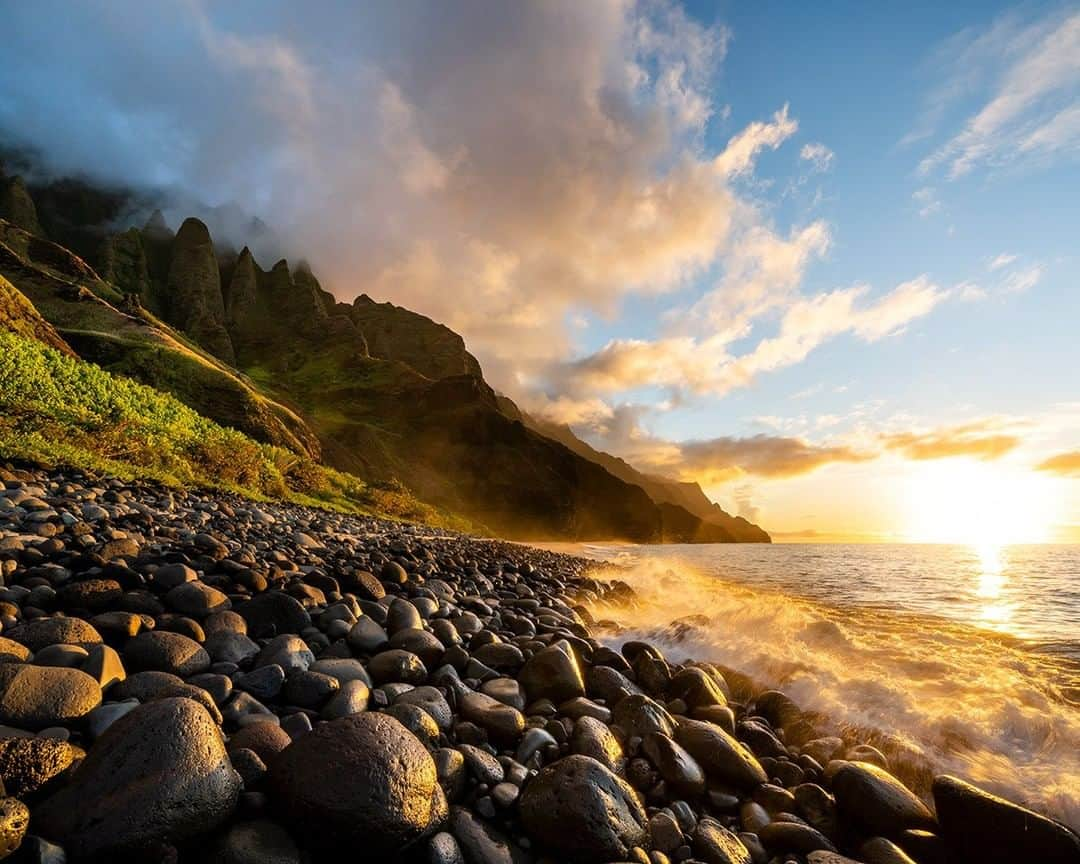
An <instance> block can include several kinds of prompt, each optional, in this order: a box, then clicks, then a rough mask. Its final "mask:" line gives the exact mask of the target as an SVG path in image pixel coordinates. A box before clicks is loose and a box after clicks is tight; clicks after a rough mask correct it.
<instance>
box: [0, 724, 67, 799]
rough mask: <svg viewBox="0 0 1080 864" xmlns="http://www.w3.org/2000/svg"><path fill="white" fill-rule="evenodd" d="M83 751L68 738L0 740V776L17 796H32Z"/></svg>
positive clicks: (12, 793) (44, 787)
mask: <svg viewBox="0 0 1080 864" xmlns="http://www.w3.org/2000/svg"><path fill="white" fill-rule="evenodd" d="M85 755H86V754H85V753H83V751H82V750H81V749H80V748H78V747H76V746H74V745H73V744H69V743H68V742H67V741H56V740H53V739H51V738H4V739H0V779H3V781H4V790H5V791H6V792H7V793H8V794H9V795H15V796H16V797H18V798H26V797H27V796H32V795H34V794H35V793H37V792H40V791H41V790H43V789H46V788H47V787H48V786H49V784H51V783H52V782H53V781H54V780H56V779H57V778H58V777H60V776H61V775H62V774H63V773H64V772H65V771H67V770H68V769H69V768H70V767H71V765H72V764H73V763H74V762H76V761H77V760H79V759H82V758H83V756H85Z"/></svg>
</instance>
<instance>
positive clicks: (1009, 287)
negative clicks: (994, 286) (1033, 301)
mask: <svg viewBox="0 0 1080 864" xmlns="http://www.w3.org/2000/svg"><path fill="white" fill-rule="evenodd" d="M1041 278H1042V266H1041V265H1038V264H1035V265H1033V266H1031V267H1025V268H1024V269H1022V270H1016V271H1014V272H1012V273H1010V274H1008V276H1006V278H1005V281H1004V282H1003V283H1002V286H1001V290H1002V291H1003V292H1004V293H1006V294H1023V293H1024V292H1025V291H1030V290H1031V289H1032V288H1034V287H1035V286H1036V285H1037V284H1038V283H1039V280H1040V279H1041Z"/></svg>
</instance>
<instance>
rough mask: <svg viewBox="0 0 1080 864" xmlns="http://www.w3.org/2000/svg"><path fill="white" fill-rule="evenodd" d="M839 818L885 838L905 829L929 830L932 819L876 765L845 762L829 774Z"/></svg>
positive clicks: (913, 796) (908, 791)
mask: <svg viewBox="0 0 1080 864" xmlns="http://www.w3.org/2000/svg"><path fill="white" fill-rule="evenodd" d="M832 793H833V795H834V796H836V805H837V808H838V810H839V811H840V815H841V817H843V818H845V819H849V820H851V821H852V822H854V823H856V824H857V825H860V826H862V828H863V829H865V830H866V831H868V832H870V833H871V834H881V835H883V836H885V837H889V836H891V835H894V834H897V833H899V832H900V831H903V830H904V829H905V828H933V827H934V825H935V822H934V817H933V815H932V814H931V813H930V811H929V810H928V809H927V808H926V805H925V804H923V802H922V801H920V800H919V799H918V798H917V797H916V796H915V793H913V792H912V791H911V790H910V789H908V788H907V787H906V786H905V785H904V784H903V783H901V782H900V781H899V780H897V779H896V778H895V777H893V776H892V774H890V773H888V772H887V771H885V770H884V769H882V768H879V767H878V766H877V765H871V764H870V763H869V762H847V763H845V764H844V765H842V766H841V767H840V769H839V770H838V771H837V772H836V773H835V774H834V775H833V778H832Z"/></svg>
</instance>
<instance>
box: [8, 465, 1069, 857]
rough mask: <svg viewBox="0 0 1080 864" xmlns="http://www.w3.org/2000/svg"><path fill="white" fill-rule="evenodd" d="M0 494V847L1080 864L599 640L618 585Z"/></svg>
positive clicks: (219, 521)
mask: <svg viewBox="0 0 1080 864" xmlns="http://www.w3.org/2000/svg"><path fill="white" fill-rule="evenodd" d="M0 479H2V480H3V481H4V483H3V485H4V486H5V487H6V488H5V489H0V561H3V562H4V563H3V565H2V567H3V574H4V584H5V587H4V588H3V589H2V590H0V596H2V597H3V601H2V602H0V622H2V623H3V629H2V632H0V639H2V642H0V644H2V645H3V647H4V651H3V654H4V655H5V656H4V658H3V659H5V660H7V661H8V662H6V663H0V724H3V727H4V728H3V730H0V776H2V777H3V779H4V781H5V787H6V794H7V796H8V797H6V798H3V799H0V814H2V815H0V837H4V836H7V837H8V842H9V845H10V843H14V844H15V845H18V843H19V842H20V841H24V837H26V838H29V839H25V841H24V842H23V850H21V851H20V852H19V853H18V854H19V855H30V856H32V857H30V858H29V859H28V860H35V861H40V862H44V861H47V860H49V861H51V860H57V859H55V857H54V858H52V859H49V858H48V857H47V853H49V852H50V850H53V849H54V848H55V845H59V846H62V847H63V848H64V849H65V850H66V852H67V856H68V860H74V861H81V860H132V861H136V860H137V861H163V860H174V861H178V862H187V861H204V860H206V861H221V862H232V864H237V862H239V864H246V862H249V861H250V862H255V861H259V860H267V859H269V858H271V857H272V856H277V857H274V858H273V860H275V861H277V860H280V861H289V862H291V861H296V862H298V864H299V862H301V861H304V860H306V859H305V857H304V856H305V855H306V854H316V855H317V854H329V855H332V854H337V853H340V852H342V851H345V850H346V849H350V848H354V847H355V845H357V844H361V843H362V844H364V846H365V848H368V849H371V850H372V851H373V853H374V854H376V855H381V856H382V857H383V859H384V860H391V861H392V860H402V861H412V860H416V861H421V860H427V861H434V862H436V864H438V862H445V864H454V862H460V861H468V862H470V864H478V862H480V864H525V862H537V864H542V862H547V861H581V862H603V861H631V860H634V861H639V862H651V864H666V862H671V861H699V860H700V861H705V862H713V861H738V862H741V864H749V862H753V864H766V862H768V861H769V860H770V859H771V858H774V857H778V858H779V860H798V861H803V860H805V861H809V862H812V864H834V862H842V861H843V860H844V859H843V858H841V857H837V856H839V855H840V854H841V853H842V854H843V855H846V856H848V860H854V861H867V862H871V861H873V862H877V861H885V860H890V861H903V860H905V859H904V858H902V857H897V856H898V855H907V856H908V859H907V860H915V861H918V862H920V864H922V862H927V864H933V862H939V861H945V860H949V861H953V862H959V864H963V862H964V861H966V860H975V859H976V858H978V860H1004V859H1003V858H1001V857H1000V856H1001V855H1002V854H1004V853H1008V854H1011V855H1014V856H1018V855H1027V856H1028V857H1027V858H1023V859H1020V858H1016V860H1044V861H1058V860H1060V861H1080V838H1078V837H1077V836H1076V835H1075V834H1074V833H1072V832H1071V831H1069V830H1068V829H1066V828H1064V827H1063V826H1061V825H1060V824H1059V823H1055V822H1052V821H1051V820H1048V819H1046V818H1044V817H1041V816H1037V815H1036V814H1033V813H1031V812H1030V811H1026V810H1022V809H1020V808H1018V807H1017V806H1015V805H1011V804H1008V803H1006V802H1003V801H1001V800H1000V799H996V798H993V797H992V796H989V795H988V794H985V793H982V792H980V791H978V790H975V789H972V788H969V787H967V786H966V785H965V784H963V783H961V782H959V781H954V780H950V779H948V778H945V779H942V778H937V779H936V780H935V781H934V782H933V784H932V788H933V796H932V800H933V801H934V802H935V803H936V804H937V811H938V812H937V816H936V817H935V815H934V814H933V813H932V812H931V811H930V810H929V809H927V807H926V806H925V804H924V803H923V802H922V801H921V800H920V799H919V798H918V797H916V796H915V795H914V794H912V793H911V792H909V791H908V790H907V789H906V788H905V787H904V786H903V785H902V784H901V783H900V781H898V780H897V779H895V778H894V777H893V776H892V774H890V773H888V771H886V770H885V768H886V766H888V759H887V756H886V754H883V753H881V752H880V751H878V750H875V749H874V748H871V747H867V746H866V745H865V744H859V743H857V742H855V741H854V740H848V741H845V740H841V739H836V738H831V737H828V736H822V735H820V734H818V730H817V729H816V728H815V722H816V718H815V717H814V715H813V713H812V712H804V711H802V710H800V709H799V707H798V706H797V705H796V704H795V703H794V702H792V701H791V700H790V699H788V698H787V697H786V696H783V695H782V694H781V693H779V692H777V691H764V692H762V691H760V690H758V689H755V688H754V686H753V684H752V682H751V681H750V680H749V679H748V678H746V676H745V675H742V674H740V673H739V672H737V671H736V670H735V669H734V668H731V669H718V668H716V667H714V666H712V665H711V664H708V663H696V664H694V665H691V664H690V663H675V662H673V661H672V660H670V659H668V658H665V657H664V655H663V652H662V651H661V650H659V648H658V647H657V646H656V645H650V644H646V643H644V642H636V641H630V642H628V643H626V644H624V645H623V646H622V649H621V651H614V650H612V649H611V648H609V647H606V645H605V644H604V642H605V632H607V631H605V629H604V628H603V627H602V626H598V624H597V622H596V621H595V620H594V619H593V618H592V616H591V614H590V613H589V611H588V610H589V609H590V608H601V607H603V606H605V605H606V606H609V607H613V606H616V605H619V604H632V603H633V602H634V598H635V594H634V592H633V589H631V588H630V587H629V585H627V584H626V583H625V582H621V581H620V580H619V578H618V573H617V571H616V570H615V569H613V568H608V569H604V568H599V567H598V566H597V565H596V563H595V562H591V561H588V560H586V559H583V558H580V557H574V556H570V555H566V554H562V553H558V552H553V551H547V550H544V549H538V548H537V547H535V546H528V545H524V544H518V543H512V542H509V541H500V540H490V539H489V540H478V539H475V538H470V537H467V536H465V535H456V534H453V533H452V532H446V531H440V532H439V536H438V537H432V536H428V535H426V534H425V533H424V532H425V529H424V528H423V527H422V526H412V525H402V524H398V523H389V522H382V521H379V520H376V519H372V518H367V517H356V516H346V515H343V514H339V513H333V512H329V511H321V510H314V509H310V508H305V507H300V506H296V505H278V504H268V503H263V502H260V503H258V504H256V503H254V502H251V501H246V500H244V499H240V498H238V497H235V496H232V495H221V494H215V493H209V492H194V491H190V490H176V489H167V488H164V487H157V486H152V485H140V484H125V483H118V482H115V481H109V480H101V479H92V478H85V477H83V476H81V475H79V474H78V473H77V472H67V473H66V474H52V475H50V474H48V473H46V472H41V471H37V472H26V471H18V472H8V471H0ZM20 724H21V725H20ZM84 754H85V756H84ZM836 757H840V758H836ZM80 763H81V764H80ZM132 766H138V771H137V773H138V776H139V779H140V780H141V781H145V782H143V783H141V784H135V782H134V781H135V779H136V777H135V775H133V774H132V773H131V772H132V771H133V770H135V769H134V768H133V767H132ZM147 784H148V785H147ZM27 822H28V823H29V828H28V827H27ZM20 826H21V833H20ZM5 831H7V832H8V833H7V834H4V832H5ZM901 849H903V850H904V851H903V852H901V851H900V850H901ZM883 850H884V851H883ZM1033 853H1034V855H1035V857H1031V856H1032V854H1033ZM886 854H891V855H893V857H892V858H885V857H883V856H884V855H886ZM789 855H794V856H796V857H795V858H794V859H788V858H785V857H784V856H789ZM1039 855H1041V856H1042V857H1038V856H1039ZM722 856H726V857H722ZM830 856H832V857H830ZM980 856H984V857H980ZM995 856H998V857H995ZM20 860H21V859H20ZM320 860H321V859H320Z"/></svg>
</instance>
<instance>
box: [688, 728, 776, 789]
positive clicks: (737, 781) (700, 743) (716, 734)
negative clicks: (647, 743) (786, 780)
mask: <svg viewBox="0 0 1080 864" xmlns="http://www.w3.org/2000/svg"><path fill="white" fill-rule="evenodd" d="M675 739H676V740H677V741H678V742H679V743H680V744H681V745H682V746H683V747H685V748H686V750H687V752H688V753H690V755H691V756H693V757H694V758H695V759H697V760H698V762H700V763H701V766H702V767H703V768H704V769H705V771H706V773H707V774H709V776H711V777H715V778H716V779H718V780H723V781H725V782H727V783H731V784H733V785H735V786H738V787H741V788H750V789H752V788H754V787H755V786H759V785H760V784H762V783H765V782H766V781H767V780H768V779H769V778H768V777H767V776H766V774H765V769H764V768H762V767H761V763H759V762H758V761H757V759H755V758H754V754H753V753H751V752H750V750H749V749H748V748H747V747H746V746H744V745H743V744H742V743H741V742H739V741H736V740H735V739H734V738H732V737H731V736H730V735H728V734H727V732H725V731H724V730H723V729H721V728H720V727H719V726H715V725H713V724H712V723H705V722H702V721H700V720H690V719H689V718H686V717H682V718H680V719H679V728H678V729H677V730H676V733H675Z"/></svg>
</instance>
